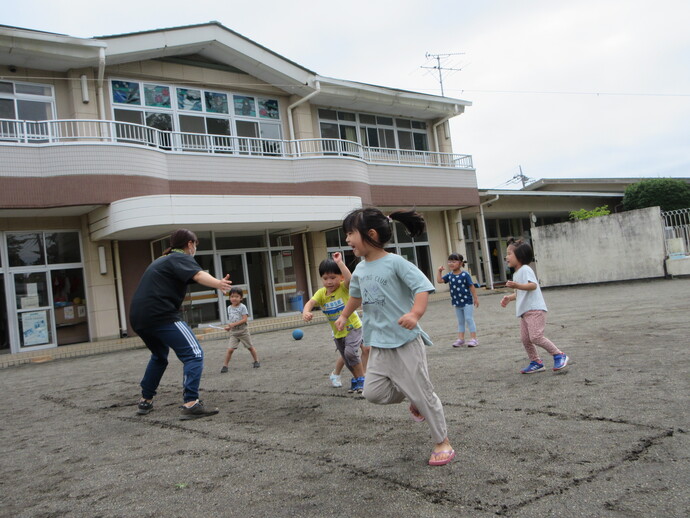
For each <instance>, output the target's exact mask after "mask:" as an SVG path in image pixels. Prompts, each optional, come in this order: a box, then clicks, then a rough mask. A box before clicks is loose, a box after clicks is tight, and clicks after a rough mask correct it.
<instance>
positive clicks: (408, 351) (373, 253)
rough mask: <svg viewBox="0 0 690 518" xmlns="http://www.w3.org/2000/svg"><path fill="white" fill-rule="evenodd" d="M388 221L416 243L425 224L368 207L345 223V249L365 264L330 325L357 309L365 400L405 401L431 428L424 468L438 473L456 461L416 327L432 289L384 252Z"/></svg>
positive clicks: (424, 338)
mask: <svg viewBox="0 0 690 518" xmlns="http://www.w3.org/2000/svg"><path fill="white" fill-rule="evenodd" d="M393 220H395V221H399V222H400V223H402V224H403V225H404V226H405V227H406V228H407V230H408V231H409V233H410V235H412V236H413V237H414V236H418V235H420V234H421V233H422V232H424V228H425V224H424V218H422V216H421V215H420V214H418V213H417V212H415V211H397V212H393V213H392V214H391V215H390V216H388V217H387V216H385V215H384V214H383V213H382V212H381V211H380V210H378V209H374V208H368V209H357V210H354V211H352V212H351V213H350V214H348V215H347V216H346V217H345V220H344V221H343V231H344V232H345V235H346V240H347V244H348V245H350V246H351V247H352V250H353V252H354V254H355V255H356V256H357V257H361V258H362V259H363V261H361V262H360V263H359V264H358V265H357V268H356V269H355V271H354V272H353V273H352V279H351V280H350V299H349V300H348V302H347V304H346V305H345V309H344V310H343V312H342V313H341V315H340V317H339V318H338V320H336V322H335V325H336V327H337V328H338V329H341V330H342V329H344V328H345V326H346V325H347V319H348V317H349V316H350V315H351V314H352V313H353V312H354V311H355V310H356V309H357V308H358V307H360V306H362V313H363V317H364V318H363V320H364V322H363V326H362V327H363V329H364V343H366V344H367V345H369V346H371V352H370V353H369V362H368V364H367V377H366V381H365V383H364V392H363V396H364V397H365V398H366V399H367V400H368V401H370V402H371V403H377V404H381V405H387V404H391V403H401V402H402V401H403V400H404V399H406V398H407V399H408V400H409V401H410V413H411V414H412V419H414V420H415V421H417V422H421V421H425V420H426V422H427V424H428V425H429V428H430V429H431V435H432V437H433V440H434V443H435V445H434V449H433V451H432V453H431V458H430V459H429V464H430V465H431V466H441V465H443V464H448V463H449V462H450V461H451V460H453V458H454V457H455V451H454V450H453V448H452V447H451V445H450V442H449V441H448V433H447V427H446V418H445V416H444V413H443V406H442V405H441V400H440V399H439V398H438V396H437V395H436V393H435V392H434V387H433V385H432V384H431V380H430V379H429V370H428V367H427V360H426V350H425V345H432V343H431V340H430V339H429V336H428V335H427V334H426V333H425V332H424V330H423V329H422V328H421V327H420V326H419V319H420V318H422V316H423V315H424V312H425V311H426V306H427V303H428V301H429V293H431V292H433V291H434V286H433V285H432V284H431V282H430V281H429V279H427V278H426V277H425V276H424V274H423V273H422V272H421V271H420V270H419V269H418V268H417V267H416V266H415V265H414V264H412V263H410V262H409V261H406V260H405V259H403V258H402V257H400V256H399V255H396V254H389V253H388V252H386V251H385V249H384V246H385V245H386V243H387V242H388V241H390V239H391V236H392V232H393Z"/></svg>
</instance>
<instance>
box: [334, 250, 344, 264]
mask: <svg viewBox="0 0 690 518" xmlns="http://www.w3.org/2000/svg"><path fill="white" fill-rule="evenodd" d="M333 260H334V261H335V262H336V263H342V262H343V254H341V253H340V252H336V253H334V254H333Z"/></svg>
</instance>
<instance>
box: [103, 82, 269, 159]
mask: <svg viewBox="0 0 690 518" xmlns="http://www.w3.org/2000/svg"><path fill="white" fill-rule="evenodd" d="M111 93H112V99H113V117H114V119H115V120H116V121H120V122H131V123H135V124H139V125H145V126H149V127H151V128H155V129H158V130H162V131H163V132H170V131H179V132H181V133H184V134H183V135H180V136H179V138H180V142H179V145H180V146H182V147H183V148H184V149H185V150H187V151H194V150H198V151H207V150H208V149H209V147H213V149H214V151H216V152H233V151H236V152H273V151H275V150H274V149H273V148H272V147H271V146H267V145H266V144H265V143H257V142H254V141H252V140H250V139H241V138H240V139H237V141H234V140H233V139H232V138H231V137H232V136H233V135H234V136H236V137H251V138H262V139H280V138H282V137H281V135H282V133H281V126H280V111H279V107H278V100H277V99H269V98H266V97H261V96H249V95H239V94H232V93H230V92H222V91H212V90H205V89H201V88H188V87H181V86H176V85H163V84H155V83H146V82H139V81H127V80H112V81H111ZM118 131H119V132H120V133H119V134H118V137H120V138H122V139H123V140H130V141H138V142H146V143H151V144H158V145H161V146H163V147H169V146H170V144H171V143H170V141H169V139H170V136H163V137H157V138H159V139H160V138H162V139H163V141H162V142H160V141H156V140H155V138H156V137H155V136H154V135H153V134H149V133H147V132H142V131H141V129H139V128H120V129H119V130H118ZM156 133H158V132H156ZM159 135H160V134H159ZM206 135H212V136H213V137H211V138H208V137H206Z"/></svg>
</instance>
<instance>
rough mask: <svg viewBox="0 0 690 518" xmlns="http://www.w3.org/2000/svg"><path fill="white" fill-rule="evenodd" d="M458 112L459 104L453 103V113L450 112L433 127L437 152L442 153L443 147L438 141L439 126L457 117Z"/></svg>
mask: <svg viewBox="0 0 690 518" xmlns="http://www.w3.org/2000/svg"><path fill="white" fill-rule="evenodd" d="M458 113H459V110H458V105H457V104H454V105H453V113H452V114H450V115H448V116H447V117H444V118H443V119H441V120H440V121H438V122H437V123H436V124H434V125H433V126H432V127H431V132H432V133H433V134H434V147H435V148H436V152H437V153H440V152H441V147H440V146H439V143H438V127H439V126H440V125H441V124H443V123H444V122H447V121H448V120H450V119H452V118H453V117H455V116H456V115H457V114H458Z"/></svg>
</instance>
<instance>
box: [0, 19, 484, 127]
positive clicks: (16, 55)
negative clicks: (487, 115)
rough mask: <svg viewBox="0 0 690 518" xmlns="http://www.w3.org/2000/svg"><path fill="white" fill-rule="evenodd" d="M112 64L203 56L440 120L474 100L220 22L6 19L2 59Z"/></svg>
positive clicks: (335, 101)
mask: <svg viewBox="0 0 690 518" xmlns="http://www.w3.org/2000/svg"><path fill="white" fill-rule="evenodd" d="M100 49H104V52H105V64H106V66H107V65H114V64H122V63H131V62H137V61H145V60H152V59H164V58H174V57H179V56H190V55H198V56H201V57H202V58H204V59H208V60H211V61H214V62H217V63H220V64H223V65H227V66H228V67H232V68H234V69H238V70H240V71H243V72H245V73H247V74H249V75H251V76H253V77H256V78H257V79H259V80H261V81H264V82H266V83H268V84H271V85H274V86H275V87H277V88H279V89H281V90H283V91H284V92H286V94H289V95H296V96H298V97H305V96H307V95H309V94H311V93H313V92H315V91H318V94H317V95H316V96H315V97H313V98H312V101H311V102H312V103H313V104H318V105H322V106H326V107H332V108H338V109H349V110H355V109H356V110H359V111H371V112H375V113H382V114H387V115H391V116H400V117H411V118H419V119H423V120H434V119H440V118H442V117H448V116H450V117H452V116H455V115H459V114H460V113H462V112H463V111H464V109H465V106H470V105H471V104H472V103H470V102H469V101H464V100H461V99H452V98H448V97H441V96H437V95H429V94H423V93H419V92H411V91H406V90H400V89H395V88H389V87H385V86H377V85H372V84H367V83H359V82H354V81H347V80H343V79H335V78H329V77H325V76H320V75H318V74H317V73H316V72H314V71H312V70H309V69H308V68H305V67H303V66H301V65H299V64H297V63H295V62H294V61H291V60H290V59H287V58H285V57H284V56H281V55H280V54H278V53H276V52H274V51H272V50H270V49H268V48H266V47H264V46H262V45H260V44H258V43H256V42H255V41H253V40H251V39H249V38H247V37H246V36H243V35H241V34H239V33H237V32H235V31H233V30H231V29H228V28H227V27H225V26H224V25H222V24H221V23H219V22H217V21H211V22H207V23H202V24H196V25H186V26H181V27H171V28H161V29H152V30H148V31H140V32H132V33H126V34H116V35H110V36H97V37H94V38H75V37H72V36H65V35H61V34H55V33H49V32H41V31H34V30H31V29H22V28H19V27H10V26H1V25H0V64H4V65H14V66H17V67H28V68H35V69H40V70H50V71H55V72H67V71H68V70H71V69H75V68H88V67H97V66H98V64H99V53H100V52H101V50H100Z"/></svg>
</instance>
